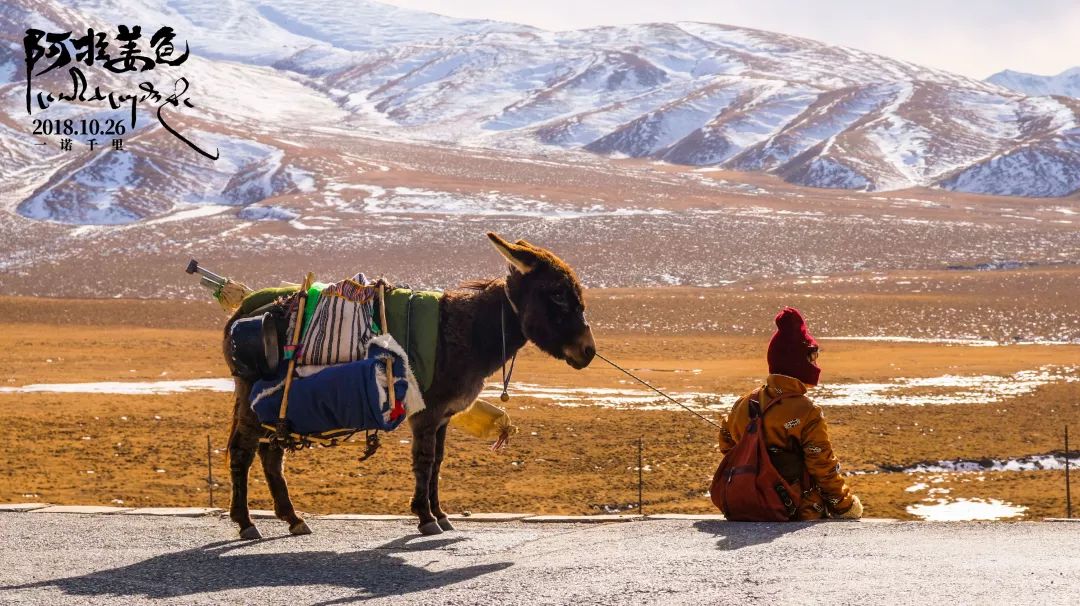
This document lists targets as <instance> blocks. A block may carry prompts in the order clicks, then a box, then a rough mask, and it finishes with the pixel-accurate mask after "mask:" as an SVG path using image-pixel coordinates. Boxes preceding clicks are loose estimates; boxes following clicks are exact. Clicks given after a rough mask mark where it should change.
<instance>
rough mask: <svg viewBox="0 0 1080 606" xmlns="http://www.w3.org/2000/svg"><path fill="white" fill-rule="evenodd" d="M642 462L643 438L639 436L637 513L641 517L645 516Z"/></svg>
mask: <svg viewBox="0 0 1080 606" xmlns="http://www.w3.org/2000/svg"><path fill="white" fill-rule="evenodd" d="M642 462H643V458H642V446H641V436H638V439H637V512H638V515H639V516H644V515H645V505H644V501H642V499H641V484H642V473H643V471H644V470H643V464H642Z"/></svg>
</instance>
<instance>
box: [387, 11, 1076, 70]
mask: <svg viewBox="0 0 1080 606" xmlns="http://www.w3.org/2000/svg"><path fill="white" fill-rule="evenodd" d="M384 1H386V2H388V3H390V4H396V5H398V6H405V7H409V8H415V9H420V10H427V11H432V12H437V13H441V14H444V15H451V16H454V17H469V18H483V19H494V20H497V21H512V22H515V23H527V24H529V25H534V26H537V27H542V28H545V29H556V30H561V29H577V28H582V27H590V26H594V25H617V24H625V23H647V22H655V21H706V22H714V23H725V24H728V25H739V26H744V27H752V28H757V29H764V30H769V31H775V32H783V33H786V34H792V35H796V36H803V37H806V38H813V39H815V40H820V41H822V42H827V43H830V44H839V45H843V46H850V47H854V48H858V49H862V50H866V51H871V52H875V53H879V54H883V55H886V56H889V57H892V58H895V59H903V60H906V61H911V62H914V63H919V64H922V65H927V66H930V67H938V68H941V69H946V70H950V71H954V72H958V73H961V74H964V75H967V76H971V77H974V78H979V79H982V78H985V77H987V76H989V75H990V74H993V73H995V72H998V71H1000V70H1002V69H1015V70H1017V71H1025V72H1033V73H1037V74H1043V75H1053V74H1057V73H1060V72H1062V71H1064V70H1066V69H1068V68H1071V67H1076V66H1078V65H1080V0H816V1H813V0H384Z"/></svg>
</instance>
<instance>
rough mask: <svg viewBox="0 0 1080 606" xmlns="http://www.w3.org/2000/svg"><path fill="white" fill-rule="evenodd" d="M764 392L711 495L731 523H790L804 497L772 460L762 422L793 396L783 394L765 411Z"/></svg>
mask: <svg viewBox="0 0 1080 606" xmlns="http://www.w3.org/2000/svg"><path fill="white" fill-rule="evenodd" d="M761 393H762V390H758V391H756V392H754V393H753V394H752V395H751V396H750V424H749V425H747V426H746V433H745V434H743V436H742V438H740V439H739V442H738V443H737V444H735V448H732V449H731V450H730V451H729V452H728V453H727V455H726V456H724V460H723V461H721V462H720V466H719V467H717V468H716V473H715V474H714V475H713V480H712V486H711V487H710V488H709V495H710V496H711V497H712V502H713V504H714V505H716V506H717V507H718V508H719V509H720V511H722V512H723V513H724V517H726V518H727V519H729V520H734V521H740V522H787V521H789V520H792V519H794V518H795V515H796V514H797V513H798V511H799V505H800V503H801V502H802V498H801V495H800V494H799V491H798V490H797V489H795V488H793V487H792V485H791V484H789V483H788V482H787V481H786V480H784V478H783V476H781V475H780V472H778V471H777V470H776V467H775V466H774V465H773V463H772V460H771V459H769V451H768V448H767V447H766V446H765V436H764V433H765V432H764V430H763V428H762V419H763V417H764V416H765V413H766V412H768V410H769V408H770V407H771V406H772V405H773V404H775V403H776V402H778V401H780V400H781V399H783V398H785V397H787V396H789V395H792V394H781V395H780V396H777V397H776V398H773V399H772V400H771V401H770V402H769V403H768V404H766V405H765V408H761V404H760V403H759V398H760V397H761Z"/></svg>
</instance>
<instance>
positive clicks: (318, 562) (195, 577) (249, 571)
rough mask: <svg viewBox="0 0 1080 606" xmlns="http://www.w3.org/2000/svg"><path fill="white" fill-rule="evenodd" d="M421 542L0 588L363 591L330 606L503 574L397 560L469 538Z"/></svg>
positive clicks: (187, 553) (191, 562) (185, 559)
mask: <svg viewBox="0 0 1080 606" xmlns="http://www.w3.org/2000/svg"><path fill="white" fill-rule="evenodd" d="M414 538H416V537H405V538H401V539H396V540H394V541H391V542H389V543H386V544H384V545H380V546H378V547H374V548H372V549H368V550H364V551H355V552H350V553H338V552H334V551H305V552H295V553H244V551H245V550H247V549H257V548H258V547H259V546H262V545H266V544H267V543H268V542H269V541H273V540H274V539H269V540H266V541H257V542H248V541H218V542H215V543H209V544H207V545H203V546H201V547H196V548H194V549H187V550H184V551H178V552H176V553H169V554H164V555H159V556H155V557H152V558H150V559H148V560H143V561H142V562H137V563H135V564H131V565H129V566H123V567H120V568H113V569H111V570H102V571H99V572H92V573H90V574H86V575H82V576H77V577H67V578H62V579H53V580H50V581H42V582H39V583H28V584H25V585H17V586H8V587H0V590H10V589H33V588H45V587H55V588H58V589H60V590H62V591H64V592H65V593H67V594H69V595H82V596H104V595H111V596H131V597H136V596H143V597H146V598H158V599H160V598H168V597H181V596H187V595H192V594H198V593H204V592H216V591H228V590H232V589H246V588H254V587H302V586H311V585H326V586H329V587H341V588H346V589H355V590H358V591H359V592H360V593H359V594H358V595H355V596H349V597H344V598H339V599H334V600H331V601H327V602H323V603H322V604H323V605H324V606H329V605H331V604H344V603H349V602H355V601H360V600H367V599H371V598H376V597H381V596H389V595H402V594H406V593H412V592H416V591H424V590H427V589H435V588H438V587H445V586H447V585H452V584H454V583H460V582H462V581H467V580H469V579H474V578H476V577H479V576H481V575H485V574H488V573H491V572H497V571H499V570H503V569H505V568H508V567H510V566H511V565H512V563H511V562H499V563H494V564H483V565H475V566H466V567H463V568H453V569H449V570H444V571H441V572H432V571H429V570H426V569H424V568H421V567H419V566H415V565H412V564H409V563H408V562H406V561H405V559H404V558H402V557H399V556H397V555H395V554H398V553H404V552H417V551H431V550H437V549H440V548H442V547H446V546H448V545H452V544H454V543H457V542H459V541H463V540H465V539H464V538H442V539H436V540H430V541H423V542H418V543H412V544H410V541H411V540H412V539H414Z"/></svg>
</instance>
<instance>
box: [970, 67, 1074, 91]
mask: <svg viewBox="0 0 1080 606" xmlns="http://www.w3.org/2000/svg"><path fill="white" fill-rule="evenodd" d="M986 81H987V82H990V83H993V84H997V85H998V86H1003V87H1005V88H1007V89H1009V90H1014V91H1016V92H1018V93H1023V94H1025V95H1031V96H1040V95H1060V96H1063V97H1080V67H1074V68H1072V69H1067V70H1065V71H1063V72H1061V73H1060V74H1058V75H1056V76H1040V75H1038V74H1027V73H1024V72H1015V71H1013V70H1011V69H1007V70H1005V71H1000V72H998V73H996V74H994V75H993V76H990V77H989V78H987V79H986Z"/></svg>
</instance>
